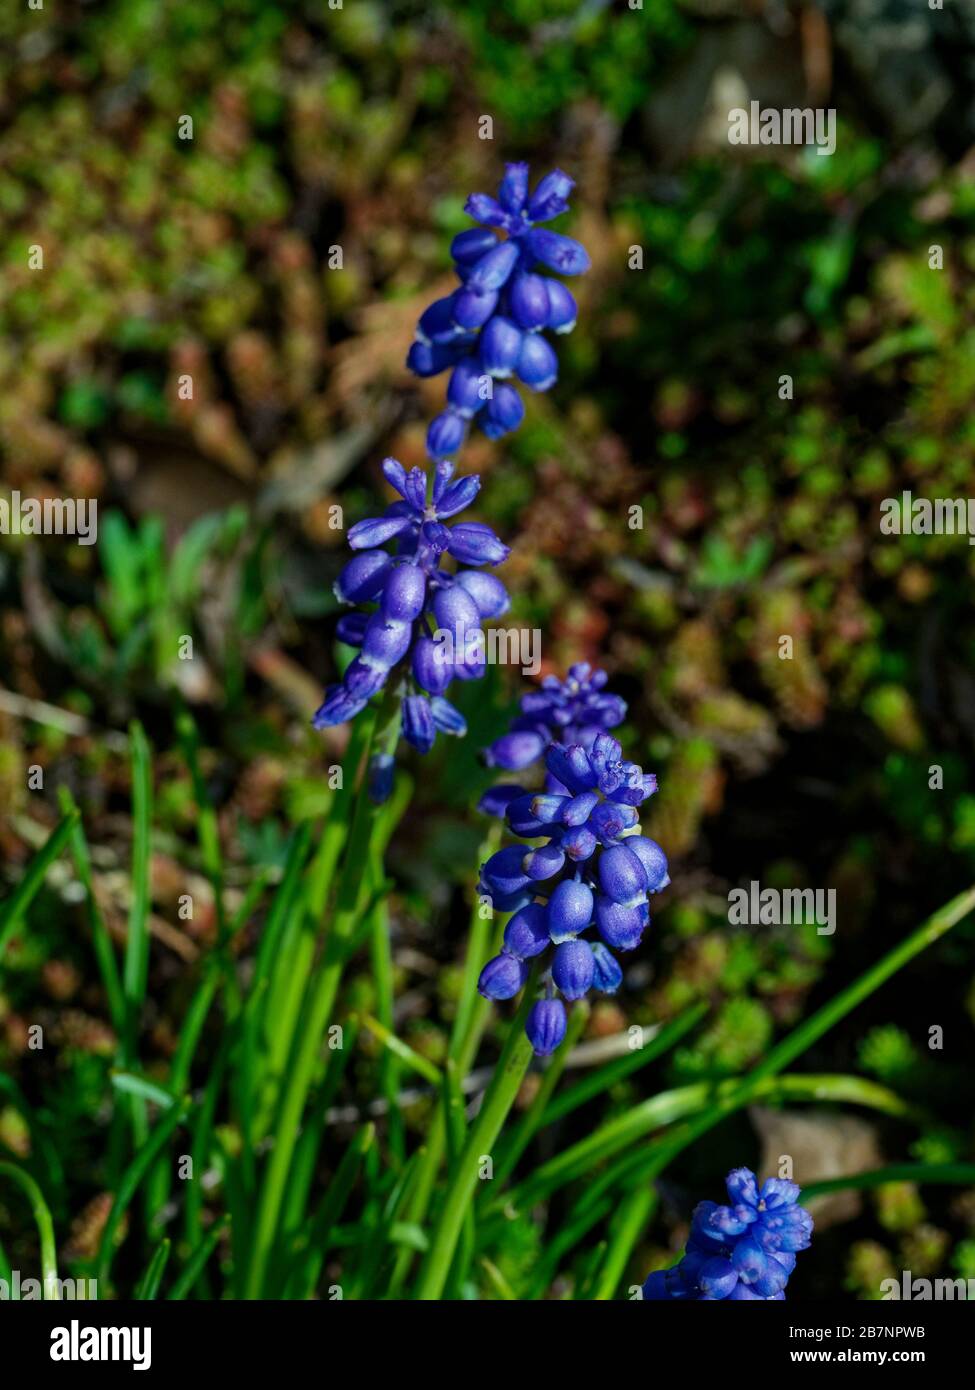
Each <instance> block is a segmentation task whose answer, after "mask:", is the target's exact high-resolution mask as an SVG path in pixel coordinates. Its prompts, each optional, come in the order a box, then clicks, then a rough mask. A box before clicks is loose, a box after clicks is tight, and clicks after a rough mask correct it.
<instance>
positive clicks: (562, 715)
mask: <svg viewBox="0 0 975 1390" xmlns="http://www.w3.org/2000/svg"><path fill="white" fill-rule="evenodd" d="M607 680H608V677H607V675H606V672H605V671H594V670H593V669H592V667H591V666H589V664H588V663H587V662H579V663H578V664H577V665H575V666H570V667H569V674H568V676H567V677H566V679H565V680H564V681H560V680H559V678H558V677H557V676H546V677H545V679H544V680H543V681H542V685H541V689H540V690H531V691H529V692H528V694H527V695H523V696H522V697H521V713H520V714H519V715H516V717H515V718H514V719H513V720H512V722H511V728H510V730H509V731H508V733H506V734H503V735H502V736H501V738H499V739H496V740H495V741H494V743H492V744H491V746H490V747H489V748H487V749H485V753H484V761H485V762H486V763H487V765H488V766H489V767H498V768H502V769H503V770H504V771H505V772H521V771H523V770H524V769H525V768H527V767H530V766H531V765H532V763H534V762H537V761H538V759H539V758H540V757H541V756H542V754H543V753H544V752H545V749H546V748H547V747H548V746H549V744H550V743H552V742H553V740H554V741H555V742H558V743H566V744H574V743H580V744H582V746H583V748H591V747H592V744H593V740H594V739H595V738H596V735H597V734H600V733H604V732H605V731H606V730H607V729H615V728H616V726H617V724H622V722H623V720H624V719H625V718H626V701H625V700H621V699H620V697H619V696H618V695H610V694H608V693H607V692H606V691H605V690H604V689H603V687H604V686H605V684H606V681H607ZM522 790H523V789H522V788H521V787H520V786H517V785H514V784H512V783H502V784H501V785H499V786H496V787H492V788H491V790H490V791H489V792H487V793H485V795H484V797H483V798H482V800H481V804H480V808H481V810H482V811H486V812H488V814H491V815H503V814H504V809H505V806H506V805H507V803H508V802H509V801H510V800H511V798H512V797H513V796H518V795H519V794H520V793H521V791H522Z"/></svg>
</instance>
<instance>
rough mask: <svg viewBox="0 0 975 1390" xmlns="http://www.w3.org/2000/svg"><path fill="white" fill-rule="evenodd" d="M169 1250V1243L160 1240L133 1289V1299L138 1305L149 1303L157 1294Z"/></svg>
mask: <svg viewBox="0 0 975 1390" xmlns="http://www.w3.org/2000/svg"><path fill="white" fill-rule="evenodd" d="M170 1249H171V1242H170V1241H169V1240H168V1239H165V1240H161V1241H160V1242H159V1244H158V1245H157V1246H156V1249H155V1251H154V1252H153V1256H152V1259H151V1260H150V1261H149V1264H148V1266H147V1268H146V1272H145V1274H143V1276H142V1278H141V1279H140V1280H139V1282H138V1284H137V1285H136V1287H135V1294H134V1297H135V1298H136V1299H137V1300H138V1301H139V1302H140V1303H146V1302H150V1301H151V1300H152V1299H154V1298H155V1297H156V1294H157V1293H158V1292H159V1285H160V1284H161V1283H162V1277H163V1274H164V1273H165V1272H166V1265H167V1263H168V1261H169V1252H170Z"/></svg>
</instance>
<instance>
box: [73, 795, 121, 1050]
mask: <svg viewBox="0 0 975 1390" xmlns="http://www.w3.org/2000/svg"><path fill="white" fill-rule="evenodd" d="M58 799H59V801H60V805H61V811H62V814H64V815H65V816H68V815H71V814H74V815H76V816H77V817H78V819H77V820H76V822H75V824H74V826H73V827H72V829H71V832H70V845H71V856H72V858H73V859H74V866H75V873H76V874H77V875H78V878H79V880H80V882H81V886H82V887H83V888H84V890H85V898H86V900H87V903H88V921H89V925H90V927H91V941H92V948H93V950H94V952H95V960H96V962H97V964H98V971H99V974H100V975H101V977H102V985H103V986H104V989H105V997H106V999H107V1000H108V1014H109V1018H110V1019H111V1020H112V1027H113V1028H114V1029H115V1032H116V1033H117V1034H118V1035H121V1033H122V1031H123V1029H124V1027H125V995H124V994H123V992H122V980H121V977H120V975H119V969H118V962H117V961H116V959H115V947H114V946H113V945H112V938H111V937H110V936H109V934H108V928H107V927H106V925H105V918H104V917H103V916H102V911H101V908H100V907H99V906H98V901H97V899H96V898H95V883H94V878H93V876H92V872H91V855H90V853H89V849H88V837H87V836H86V835H85V829H84V825H83V824H82V821H81V815H80V812H79V811H78V807H77V806H76V804H75V800H74V797H73V796H72V795H71V792H70V791H69V790H68V788H67V787H61V788H60V789H59V791H58Z"/></svg>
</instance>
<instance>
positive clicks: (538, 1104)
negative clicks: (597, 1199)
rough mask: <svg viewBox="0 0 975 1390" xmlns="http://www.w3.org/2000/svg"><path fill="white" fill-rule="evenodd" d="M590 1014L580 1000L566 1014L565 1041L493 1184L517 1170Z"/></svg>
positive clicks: (543, 1076) (548, 1070) (547, 1071)
mask: <svg viewBox="0 0 975 1390" xmlns="http://www.w3.org/2000/svg"><path fill="white" fill-rule="evenodd" d="M589 1012H590V1010H589V1005H588V1003H587V1002H586V1001H585V1000H584V999H583V1000H580V1001H579V1003H578V1004H576V1005H575V1007H574V1008H573V1009H572V1012H571V1013H570V1014H569V1025H568V1027H567V1028H566V1030H565V1039H564V1040H563V1042H562V1043H561V1044H560V1046H559V1048H558V1049H557V1051H556V1053H555V1056H554V1057H552V1058H550V1060H549V1063H548V1066H547V1067H546V1068H545V1070H544V1072H543V1073H542V1084H541V1085H540V1086H539V1088H538V1091H537V1093H536V1095H535V1098H534V1100H533V1101H532V1103H531V1105H530V1106H529V1107H528V1109H527V1110H526V1111H525V1113H524V1115H523V1116H522V1117H521V1119H520V1120H519V1121H518V1124H517V1125H516V1126H515V1129H514V1132H513V1134H512V1136H511V1138H510V1140H509V1141H508V1144H507V1146H506V1147H505V1150H504V1153H503V1155H502V1158H501V1161H500V1162H499V1163H497V1164H496V1165H495V1169H494V1181H495V1182H496V1183H497V1184H498V1186H499V1187H502V1186H503V1185H504V1184H505V1183H506V1182H507V1181H508V1179H509V1178H510V1176H511V1174H512V1173H513V1172H514V1170H515V1168H516V1167H517V1164H518V1160H519V1158H521V1156H522V1154H523V1153H524V1152H525V1149H526V1148H527V1147H528V1145H529V1144H530V1143H531V1139H532V1135H533V1134H534V1133H535V1132H536V1130H538V1129H539V1128H540V1126H541V1124H542V1116H543V1115H544V1113H545V1107H546V1106H547V1105H548V1103H549V1101H550V1100H551V1099H552V1092H553V1091H554V1090H555V1088H556V1086H557V1085H558V1084H559V1081H560V1080H561V1079H562V1073H563V1072H564V1071H565V1064H566V1062H568V1060H569V1056H570V1054H571V1052H572V1049H573V1048H574V1047H575V1045H576V1043H577V1042H578V1041H579V1038H580V1037H581V1036H582V1030H583V1029H584V1028H585V1026H586V1024H587V1023H588V1021H589Z"/></svg>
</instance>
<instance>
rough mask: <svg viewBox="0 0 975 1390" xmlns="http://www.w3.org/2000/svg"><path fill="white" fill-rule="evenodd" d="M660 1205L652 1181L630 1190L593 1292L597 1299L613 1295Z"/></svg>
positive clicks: (611, 1236)
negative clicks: (633, 1251)
mask: <svg viewBox="0 0 975 1390" xmlns="http://www.w3.org/2000/svg"><path fill="white" fill-rule="evenodd" d="M656 1207H657V1190H656V1188H654V1187H652V1186H651V1185H650V1184H649V1183H648V1184H647V1185H646V1186H644V1187H635V1188H634V1189H633V1191H632V1192H629V1193H627V1195H626V1197H625V1198H624V1199H623V1203H622V1205H621V1207H620V1209H619V1212H618V1213H617V1217H616V1221H615V1222H614V1224H613V1230H612V1233H611V1235H610V1239H609V1243H608V1245H607V1249H606V1255H605V1258H604V1260H603V1263H602V1267H601V1269H600V1271H599V1275H598V1277H597V1279H596V1282H595V1286H594V1288H593V1291H592V1295H591V1297H592V1299H593V1300H594V1301H596V1302H599V1301H600V1300H605V1299H608V1298H612V1296H613V1294H614V1293H615V1292H616V1288H617V1286H618V1284H619V1282H620V1280H621V1279H622V1278H623V1275H624V1273H625V1272H626V1266H627V1264H628V1263H629V1259H630V1252H631V1251H632V1250H633V1248H634V1246H635V1245H636V1243H637V1241H638V1240H639V1239H640V1235H641V1232H643V1231H645V1230H646V1228H647V1225H648V1223H649V1221H650V1218H651V1217H652V1216H653V1213H654V1211H655V1210H656Z"/></svg>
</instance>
